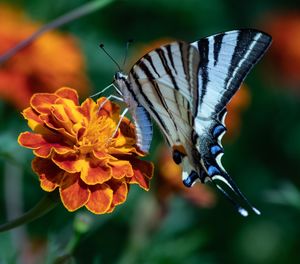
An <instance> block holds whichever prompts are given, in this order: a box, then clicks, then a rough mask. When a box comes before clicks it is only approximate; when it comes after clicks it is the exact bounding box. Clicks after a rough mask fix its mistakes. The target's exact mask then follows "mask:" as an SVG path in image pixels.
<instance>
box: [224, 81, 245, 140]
mask: <svg viewBox="0 0 300 264" xmlns="http://www.w3.org/2000/svg"><path fill="white" fill-rule="evenodd" d="M250 101H251V95H250V92H249V88H248V86H247V85H246V84H242V86H241V87H240V89H239V90H238V91H237V92H236V94H235V95H234V96H233V97H232V99H231V101H230V102H229V104H228V105H227V107H226V108H227V115H226V119H225V124H226V128H227V132H226V134H225V136H224V140H225V141H226V140H230V139H234V138H235V137H237V136H238V135H239V132H240V130H241V121H242V119H241V114H242V112H243V111H245V110H246V109H247V108H248V106H249V105H250Z"/></svg>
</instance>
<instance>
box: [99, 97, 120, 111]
mask: <svg viewBox="0 0 300 264" xmlns="http://www.w3.org/2000/svg"><path fill="white" fill-rule="evenodd" d="M110 99H115V100H117V101H120V102H124V100H123V98H122V97H119V96H115V95H113V94H111V95H109V96H108V97H106V99H105V100H104V101H103V102H102V103H101V104H100V105H99V109H98V111H100V110H101V108H102V107H103V106H104V105H105V104H106V103H107V101H108V100H110Z"/></svg>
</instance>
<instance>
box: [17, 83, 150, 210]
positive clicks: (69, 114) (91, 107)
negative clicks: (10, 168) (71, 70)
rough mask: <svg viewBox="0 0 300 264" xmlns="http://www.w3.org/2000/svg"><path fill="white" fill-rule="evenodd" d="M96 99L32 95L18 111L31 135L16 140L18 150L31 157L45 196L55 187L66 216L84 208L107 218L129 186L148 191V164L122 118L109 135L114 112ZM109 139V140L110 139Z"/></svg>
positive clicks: (60, 93)
mask: <svg viewBox="0 0 300 264" xmlns="http://www.w3.org/2000/svg"><path fill="white" fill-rule="evenodd" d="M104 100H105V98H100V99H98V100H97V103H96V102H94V101H93V100H92V99H90V98H88V99H86V100H85V101H84V102H83V103H82V104H81V105H79V103H78V95H77V92H76V91H75V90H73V89H70V88H65V87H64V88H61V89H59V90H57V91H56V92H55V93H37V94H34V95H33V96H32V98H31V101H30V104H31V106H30V107H28V108H27V109H25V110H24V111H23V113H22V114H23V116H24V118H25V119H27V120H28V125H29V127H30V128H31V129H32V130H33V132H24V133H21V134H20V136H19V139H18V140H19V143H20V145H22V146H24V147H26V148H29V149H32V150H33V153H34V155H35V156H36V157H35V158H34V159H33V161H32V168H33V170H34V172H35V173H36V174H38V176H39V179H40V184H41V188H42V189H43V190H45V191H47V192H51V191H54V190H55V189H56V188H59V192H60V197H61V200H62V202H63V204H64V206H65V207H66V208H67V209H68V210H69V211H75V210H77V209H78V208H80V207H83V206H85V207H86V208H87V209H88V210H90V211H91V212H93V213H95V214H104V213H110V212H112V211H113V210H114V208H115V206H117V205H119V204H122V203H124V202H125V200H126V197H127V193H128V190H129V185H130V184H138V185H139V186H140V187H141V188H143V189H145V190H148V189H149V180H150V179H151V177H152V174H153V165H152V163H149V162H147V161H143V160H139V158H140V157H143V156H144V153H142V152H141V151H140V150H139V149H138V148H137V147H136V145H135V143H136V138H135V131H134V127H133V125H132V124H131V123H130V121H129V120H128V119H127V118H124V119H122V122H121V125H120V127H119V129H118V130H117V133H116V134H115V135H114V132H115V130H116V127H117V124H118V122H119V107H118V106H117V105H116V104H114V103H112V102H110V101H107V103H105V104H104V106H102V107H101V109H100V110H99V107H100V106H101V103H102V102H103V101H104ZM113 135H114V136H113Z"/></svg>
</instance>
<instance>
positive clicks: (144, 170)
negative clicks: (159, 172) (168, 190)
mask: <svg viewBox="0 0 300 264" xmlns="http://www.w3.org/2000/svg"><path fill="white" fill-rule="evenodd" d="M130 163H131V165H132V167H133V172H134V175H133V176H132V177H131V178H128V183H130V184H132V183H137V184H138V185H139V186H140V187H141V188H143V189H144V190H146V191H148V190H149V187H150V186H149V180H150V179H151V178H152V176H153V171H154V166H153V164H152V163H151V162H148V161H144V160H138V159H131V160H130Z"/></svg>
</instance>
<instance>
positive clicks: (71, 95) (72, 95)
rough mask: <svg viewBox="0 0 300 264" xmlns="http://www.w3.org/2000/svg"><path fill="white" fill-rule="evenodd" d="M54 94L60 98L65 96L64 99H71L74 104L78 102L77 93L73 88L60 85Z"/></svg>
mask: <svg viewBox="0 0 300 264" xmlns="http://www.w3.org/2000/svg"><path fill="white" fill-rule="evenodd" d="M55 94H56V95H58V96H59V97H61V98H66V99H69V100H71V101H73V103H74V104H75V105H78V104H79V99H78V93H77V91H76V90H74V89H71V88H69V87H62V88H60V89H58V90H57V91H56V92H55Z"/></svg>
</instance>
